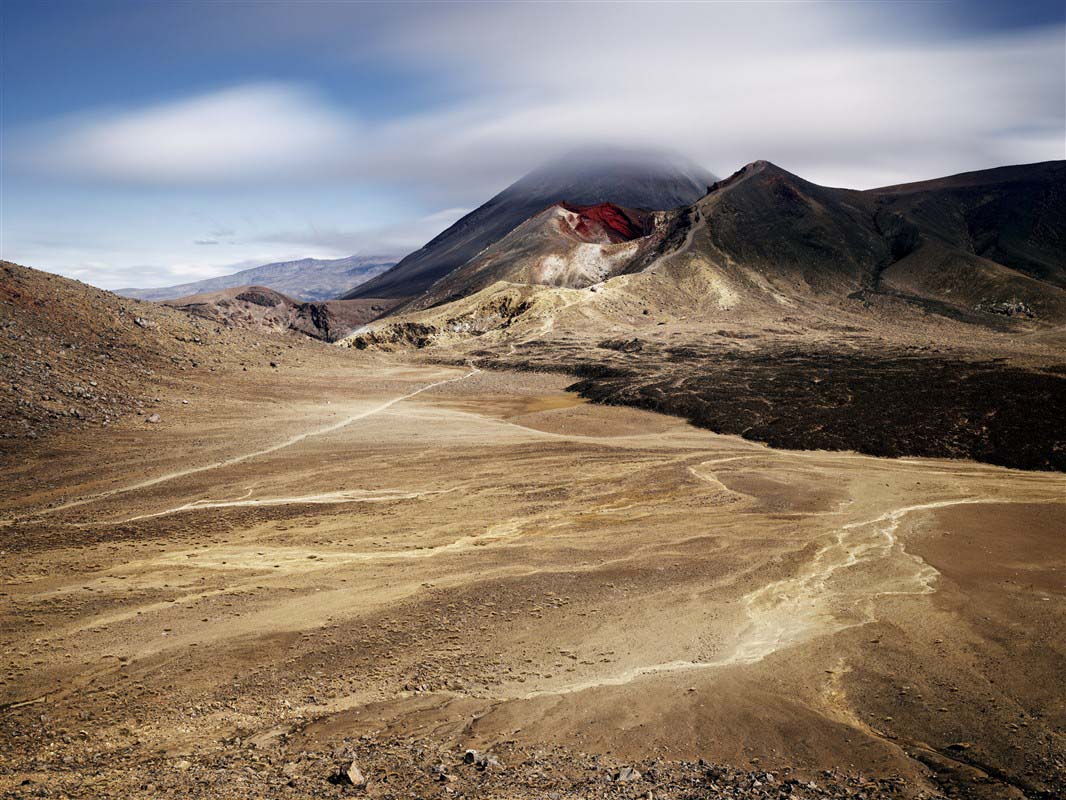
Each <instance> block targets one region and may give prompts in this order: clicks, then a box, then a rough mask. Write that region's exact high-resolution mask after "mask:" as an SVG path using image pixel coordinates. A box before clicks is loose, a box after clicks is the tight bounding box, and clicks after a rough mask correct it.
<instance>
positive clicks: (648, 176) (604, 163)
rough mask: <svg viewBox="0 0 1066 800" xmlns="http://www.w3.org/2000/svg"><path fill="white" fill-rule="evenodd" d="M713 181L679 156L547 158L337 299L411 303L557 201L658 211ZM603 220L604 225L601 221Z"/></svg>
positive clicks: (628, 153) (605, 153)
mask: <svg viewBox="0 0 1066 800" xmlns="http://www.w3.org/2000/svg"><path fill="white" fill-rule="evenodd" d="M714 180H715V178H714V176H713V175H711V174H710V173H709V172H707V171H706V170H704V169H703V168H702V167H700V166H698V165H697V164H695V163H693V162H691V161H689V160H688V159H686V158H683V157H681V156H679V155H676V154H672V153H665V152H659V151H655V152H651V151H634V150H622V149H598V150H582V151H579V152H574V153H570V154H568V155H566V156H564V157H562V158H559V159H556V160H554V161H551V162H549V163H547V164H544V165H543V166H541V167H539V168H538V169H536V170H534V171H533V172H530V173H529V174H528V175H526V176H525V177H523V178H521V179H520V180H518V181H516V182H515V183H513V184H511V185H510V186H508V187H507V188H506V189H504V190H503V191H502V192H500V193H499V194H497V195H496V196H495V197H493V198H492V199H491V200H489V201H488V202H487V203H485V204H484V205H482V206H480V207H479V208H477V209H475V210H474V211H472V212H470V213H469V214H467V215H466V216H465V217H463V218H462V219H460V220H459V221H458V222H456V223H455V224H454V225H452V226H451V227H450V228H448V229H447V230H445V231H444V232H443V233H441V234H440V235H439V236H437V237H436V238H434V239H433V240H432V241H430V242H429V243H428V244H426V245H425V246H424V247H422V248H421V249H420V250H417V251H416V252H414V253H411V254H410V255H409V256H407V257H406V258H404V259H403V260H401V261H400V262H399V263H398V264H396V266H394V267H393V268H392V269H390V270H388V271H387V272H384V273H382V274H381V275H379V276H377V277H376V278H373V279H372V280H369V281H367V282H366V283H363V284H361V285H359V286H358V287H356V288H355V289H353V290H352V291H350V292H348V293H347V294H345V295H344V296H343V298H342V299H354V298H409V297H414V296H416V295H419V294H421V293H422V292H424V291H425V290H426V289H428V288H429V287H430V286H431V285H432V284H433V283H434V282H436V281H438V280H439V279H441V278H443V277H444V276H445V275H447V274H448V273H450V272H451V271H452V270H454V269H456V268H458V267H461V266H462V265H463V264H465V263H467V262H468V261H470V260H471V259H472V258H474V257H475V256H477V255H478V254H479V253H480V252H481V251H482V250H484V249H485V248H486V247H488V246H490V245H492V244H494V243H495V242H498V241H499V240H500V239H502V238H503V237H504V236H506V235H507V234H508V233H509V232H511V231H512V230H514V229H515V228H516V227H517V226H518V225H521V224H522V223H523V222H525V221H526V220H528V219H529V218H530V217H532V216H534V215H536V214H539V213H540V212H541V211H543V210H544V209H546V208H548V207H549V206H551V205H554V204H555V203H569V204H571V205H574V206H595V205H598V204H601V203H606V202H610V203H613V204H615V205H616V206H620V207H625V208H633V209H644V210H649V211H662V210H666V209H671V208H676V207H678V206H683V205H687V204H689V203H693V202H695V201H696V200H698V199H699V198H700V197H702V196H703V195H704V194H705V193H706V191H707V187H708V186H709V185H710V184H711V183H713V182H714ZM601 223H602V220H601Z"/></svg>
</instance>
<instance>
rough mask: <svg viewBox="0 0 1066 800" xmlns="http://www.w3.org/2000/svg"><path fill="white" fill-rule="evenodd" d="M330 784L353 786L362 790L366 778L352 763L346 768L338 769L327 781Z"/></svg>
mask: <svg viewBox="0 0 1066 800" xmlns="http://www.w3.org/2000/svg"><path fill="white" fill-rule="evenodd" d="M329 782H330V783H334V784H338V785H340V786H355V787H357V788H362V787H364V786H366V777H364V775H363V773H362V772H361V771H360V770H359V767H358V766H357V765H356V763H355V762H354V761H353V762H352V763H351V764H349V765H348V766H347V767H344V766H342V767H340V768H339V769H338V770H337V772H336V773H334V774H333V776H332V777H330V779H329Z"/></svg>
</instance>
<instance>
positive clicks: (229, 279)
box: [115, 255, 397, 301]
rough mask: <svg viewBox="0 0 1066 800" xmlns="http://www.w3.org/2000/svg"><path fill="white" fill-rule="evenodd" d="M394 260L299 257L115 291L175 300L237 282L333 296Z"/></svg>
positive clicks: (305, 296)
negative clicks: (190, 279) (202, 277)
mask: <svg viewBox="0 0 1066 800" xmlns="http://www.w3.org/2000/svg"><path fill="white" fill-rule="evenodd" d="M396 261H397V257H396V256H387V255H383V256H348V257H347V258H337V259H321V258H301V259H299V260H298V261H279V262H277V263H274V264H264V265H263V266H261V267H252V268H250V269H244V270H241V271H240V272H234V273H233V274H231V275H222V276H220V277H218V278H207V279H205V280H202V281H194V282H192V283H182V284H178V285H177V286H164V287H161V288H154V289H119V290H117V291H116V292H115V294H120V295H122V296H124V297H133V298H136V299H138V300H155V301H160V300H175V299H177V298H181V297H188V296H189V295H195V294H204V293H206V292H218V291H222V290H223V289H235V288H238V287H241V286H268V287H270V288H271V289H274V290H275V291H278V292H281V293H283V294H286V295H288V296H289V297H291V298H293V299H295V300H304V301H310V300H328V299H330V298H333V297H337V296H339V295H341V294H344V293H346V292H348V291H350V290H351V289H352V287H353V286H357V285H359V284H361V283H363V282H365V281H367V280H369V279H370V278H373V277H374V276H375V275H378V274H380V273H382V272H384V271H385V270H387V269H388V268H389V267H391V266H392V265H393V264H395V263H396Z"/></svg>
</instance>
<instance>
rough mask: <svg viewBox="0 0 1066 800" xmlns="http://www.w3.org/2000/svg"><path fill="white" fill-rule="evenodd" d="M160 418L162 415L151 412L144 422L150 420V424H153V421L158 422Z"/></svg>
mask: <svg viewBox="0 0 1066 800" xmlns="http://www.w3.org/2000/svg"><path fill="white" fill-rule="evenodd" d="M161 419H162V417H160V416H159V415H158V414H152V415H151V416H150V417H146V418H145V420H144V421H145V422H150V423H151V424H153V425H154V424H155V423H157V422H159V421H160V420H161Z"/></svg>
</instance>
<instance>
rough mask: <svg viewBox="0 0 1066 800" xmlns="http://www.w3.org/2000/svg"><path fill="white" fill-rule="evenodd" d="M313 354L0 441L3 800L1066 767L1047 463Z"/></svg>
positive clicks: (976, 790) (535, 791) (964, 781)
mask: <svg viewBox="0 0 1066 800" xmlns="http://www.w3.org/2000/svg"><path fill="white" fill-rule="evenodd" d="M309 347H310V346H309ZM317 352H319V351H318V350H313V349H308V350H302V349H301V350H299V353H300V359H299V363H297V359H296V358H293V359H292V361H291V362H290V363H284V364H282V368H271V367H269V366H266V365H264V366H256V367H254V369H253V370H252V371H249V372H244V371H241V370H239V369H237V370H227V371H225V372H222V371H221V370H220V371H218V372H215V373H211V372H204V373H202V374H201V373H195V374H196V376H197V379H196V381H195V384H196V386H197V387H198V394H197V395H196V396H195V398H194V402H190V403H189V404H188V405H184V404H180V405H179V404H177V403H173V404H172V405H168V406H166V408H167V409H168V413H165V414H163V415H162V416H163V421H162V422H161V423H159V424H156V425H145V424H143V423H142V422H136V423H135V422H133V421H126V422H123V423H121V424H119V425H117V426H114V427H111V426H109V427H108V428H103V427H93V426H89V427H86V428H84V429H77V430H74V431H72V432H71V433H69V434H65V435H57V436H52V437H49V438H47V439H43V440H39V441H36V442H32V443H30V447H29V448H28V449H26V450H24V451H23V452H22V453H21V454H20V457H19V458H18V459H10V460H8V461H7V463H6V465H5V466H4V468H3V478H4V480H3V484H2V487H0V518H3V522H2V523H0V550H3V551H4V553H5V555H4V559H3V562H2V570H3V575H2V578H3V584H4V586H3V589H2V591H3V597H2V600H3V603H2V609H3V616H2V626H3V627H2V630H3V639H4V642H5V648H4V651H5V652H4V657H3V669H2V673H0V703H2V704H3V706H2V711H0V713H2V715H3V716H2V721H0V793H3V794H4V796H9V797H36V796H71V797H93V798H96V797H181V798H194V797H217V798H227V799H228V798H243V797H248V798H252V797H271V798H273V797H290V798H304V797H333V796H345V795H349V794H358V793H360V792H362V793H365V794H367V795H369V796H374V797H399V796H403V797H410V796H421V797H428V796H446V795H448V794H454V795H459V796H469V797H508V798H511V797H523V798H524V797H528V798H534V797H536V798H543V797H589V796H610V797H645V796H647V795H648V793H651V794H652V796H654V797H657V798H690V797H718V796H729V797H781V796H796V797H820V796H832V797H845V796H855V797H862V796H865V797H867V798H872V797H885V796H927V797H940V796H944V795H945V794H952V795H954V796H970V797H1007V796H1021V795H1022V794H1024V795H1026V796H1030V797H1040V796H1046V797H1050V796H1053V795H1055V794H1056V793H1061V792H1063V791H1064V789H1066V766H1064V751H1063V747H1062V744H1063V738H1062V737H1063V734H1062V731H1063V727H1064V725H1066V710H1064V708H1063V704H1062V702H1061V692H1060V691H1058V685H1059V684H1060V683H1061V676H1062V675H1063V672H1064V667H1066V654H1064V652H1063V648H1062V645H1061V642H1062V641H1063V640H1064V633H1066V631H1064V625H1063V620H1064V619H1066V615H1064V613H1063V612H1064V610H1066V609H1064V604H1066V591H1064V590H1063V582H1062V574H1063V573H1062V570H1063V569H1064V560H1066V559H1064V556H1066V547H1064V546H1063V545H1064V542H1063V539H1062V536H1063V526H1062V525H1061V524H1060V522H1061V520H1062V518H1063V513H1064V509H1066V503H1064V498H1063V484H1062V476H1061V475H1058V474H1051V473H1043V474H1041V473H1026V472H1018V471H1012V470H1008V469H1003V468H1000V467H994V466H988V465H982V464H976V463H973V462H964V461H947V460H925V459H903V460H889V459H879V458H873V457H868V456H862V455H858V454H855V453H841V452H835V453H833V452H825V451H808V452H797V451H787V450H774V449H771V448H768V447H766V446H765V445H761V444H757V443H753V442H749V441H745V440H743V439H740V438H736V437H731V436H721V435H716V434H713V433H710V432H708V431H705V430H700V429H697V428H694V427H691V426H690V425H688V424H686V423H684V422H683V421H681V420H678V419H676V418H669V417H664V416H660V415H657V414H653V413H650V412H646V411H641V410H636V409H632V408H612V407H604V406H595V405H591V404H588V403H584V402H581V401H580V399H579V398H576V397H575V396H574V395H572V394H567V393H565V392H564V391H563V389H564V387H565V386H566V385H567V384H568V383H569V382H570V379H568V378H566V377H565V376H560V375H548V374H530V373H512V372H487V371H486V372H479V371H477V370H474V369H471V368H469V367H447V366H434V365H429V364H417V363H412V362H411V361H410V360H409V357H405V358H406V359H407V360H401V359H400V358H397V357H393V356H387V355H382V354H374V353H368V352H358V351H354V350H351V351H345V352H343V353H337V352H335V351H332V350H331V351H329V353H327V354H325V355H324V356H323V357H322V358H318V357H317V356H316V355H314V354H315V353H317ZM326 356H328V358H327V357H326ZM267 375H269V380H268V379H266V376H267ZM164 402H166V401H164ZM467 748H474V749H476V750H478V751H482V752H488V753H491V754H493V755H494V756H495V757H496V758H498V760H499V764H492V763H486V762H482V765H481V766H479V765H478V764H477V763H476V762H475V763H470V764H467V763H464V758H463V754H464V751H465V750H466V749H467ZM353 759H354V760H355V761H356V762H357V764H358V765H359V767H360V769H361V770H362V771H363V773H364V774H365V775H366V777H367V778H368V780H369V783H368V785H367V786H366V787H365V789H362V790H357V789H355V788H354V787H350V786H347V787H346V786H344V785H342V784H340V783H332V782H331V781H330V779H331V777H332V776H334V775H335V774H336V773H337V768H338V766H344V767H345V768H347V766H348V765H349V764H350V763H351V761H352V760H353ZM700 759H703V760H704V761H703V762H700ZM438 766H440V770H437V767H438ZM628 766H632V767H635V768H636V770H637V771H638V772H639V773H640V776H639V778H637V779H634V780H632V781H615V780H612V778H613V777H615V776H617V775H618V774H619V772H620V771H621V770H622V769H623V768H624V767H628ZM823 771H827V772H823ZM441 774H443V775H445V776H452V777H451V778H448V777H445V778H443V779H442V778H441ZM627 777H632V776H631V775H627ZM812 782H813V788H812V786H811V785H810V784H811V783H812Z"/></svg>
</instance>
